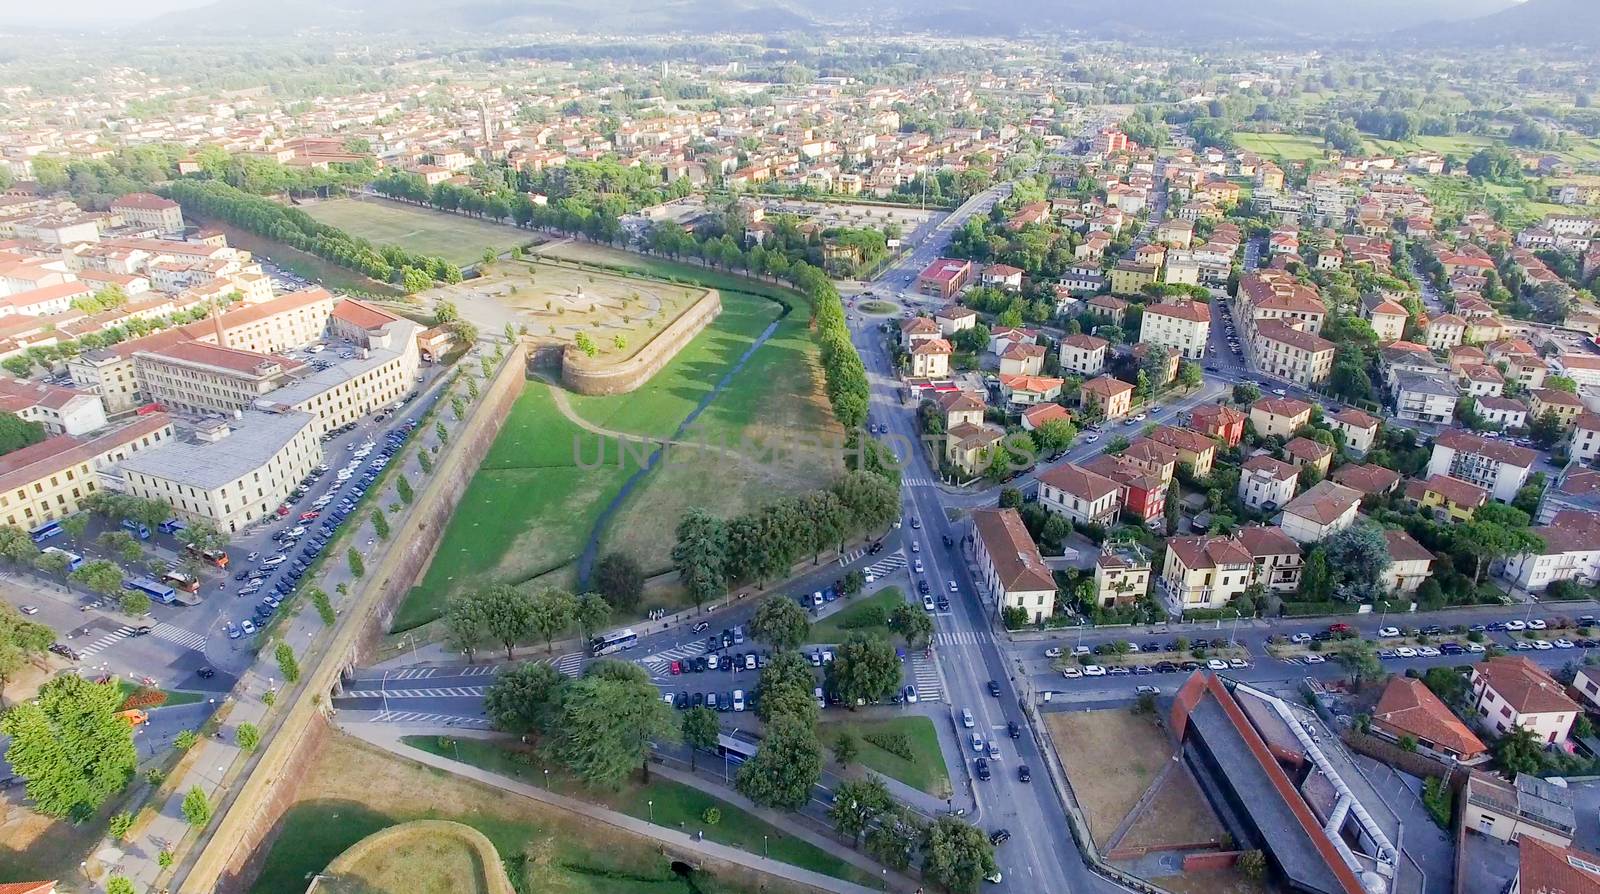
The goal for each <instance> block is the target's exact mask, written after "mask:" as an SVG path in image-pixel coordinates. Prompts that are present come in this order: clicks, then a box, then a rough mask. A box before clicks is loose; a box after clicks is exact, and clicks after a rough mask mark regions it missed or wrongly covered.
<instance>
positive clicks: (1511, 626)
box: [1506, 621, 1544, 633]
mask: <svg viewBox="0 0 1600 894" xmlns="http://www.w3.org/2000/svg"><path fill="white" fill-rule="evenodd" d="M1539 623H1541V624H1542V623H1544V622H1543V621H1541V622H1539ZM1506 629H1507V630H1509V631H1512V632H1513V633H1514V632H1516V631H1518V630H1527V629H1528V624H1527V622H1525V621H1507V622H1506Z"/></svg>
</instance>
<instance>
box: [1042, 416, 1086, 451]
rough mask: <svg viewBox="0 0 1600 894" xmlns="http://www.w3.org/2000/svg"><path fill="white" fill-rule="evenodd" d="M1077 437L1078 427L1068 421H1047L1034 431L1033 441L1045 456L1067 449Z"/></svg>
mask: <svg viewBox="0 0 1600 894" xmlns="http://www.w3.org/2000/svg"><path fill="white" fill-rule="evenodd" d="M1077 436H1078V429H1077V426H1075V425H1073V424H1072V423H1071V422H1069V421H1068V420H1066V419H1050V420H1047V421H1045V422H1044V423H1042V424H1041V425H1040V426H1039V427H1038V428H1036V429H1034V431H1033V440H1034V442H1035V443H1037V444H1038V445H1039V452H1041V453H1044V454H1052V453H1055V452H1056V451H1058V450H1065V449H1067V447H1068V445H1070V444H1071V443H1072V441H1073V439H1074V438H1076V437H1077Z"/></svg>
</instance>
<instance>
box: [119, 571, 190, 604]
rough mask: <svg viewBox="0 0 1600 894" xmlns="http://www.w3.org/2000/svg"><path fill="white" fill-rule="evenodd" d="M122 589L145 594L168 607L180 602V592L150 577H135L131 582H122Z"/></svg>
mask: <svg viewBox="0 0 1600 894" xmlns="http://www.w3.org/2000/svg"><path fill="white" fill-rule="evenodd" d="M122 589H124V590H132V591H133V592H135V593H143V594H144V595H146V596H149V597H150V598H151V599H154V600H155V601H157V602H160V603H164V604H166V605H171V604H172V603H174V602H176V601H177V600H178V591H176V590H174V589H172V588H171V587H169V586H167V585H166V584H163V583H159V582H157V581H153V580H151V579H150V578H148V577H135V578H132V579H131V580H125V581H123V582H122Z"/></svg>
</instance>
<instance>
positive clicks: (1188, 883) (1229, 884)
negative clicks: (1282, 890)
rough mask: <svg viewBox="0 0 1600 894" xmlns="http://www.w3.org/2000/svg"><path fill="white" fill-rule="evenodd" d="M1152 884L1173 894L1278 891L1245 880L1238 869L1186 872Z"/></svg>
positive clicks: (1263, 884) (1265, 884) (1153, 881)
mask: <svg viewBox="0 0 1600 894" xmlns="http://www.w3.org/2000/svg"><path fill="white" fill-rule="evenodd" d="M1150 882H1151V883H1152V884H1156V885H1160V886H1161V887H1163V888H1165V889H1167V890H1168V891H1170V892H1172V894H1274V891H1275V890H1276V889H1275V888H1273V886H1272V885H1269V884H1267V883H1266V882H1264V881H1256V880H1254V879H1249V878H1245V876H1244V875H1243V874H1242V873H1240V872H1239V871H1238V870H1237V869H1219V870H1217V871H1215V872H1186V873H1184V874H1182V875H1168V876H1162V877H1161V878H1153V879H1150Z"/></svg>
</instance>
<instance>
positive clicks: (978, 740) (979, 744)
mask: <svg viewBox="0 0 1600 894" xmlns="http://www.w3.org/2000/svg"><path fill="white" fill-rule="evenodd" d="M972 750H973V751H976V752H978V753H979V754H982V753H984V751H986V750H988V749H986V748H984V747H983V737H982V736H980V735H978V734H977V733H973V734H972Z"/></svg>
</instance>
